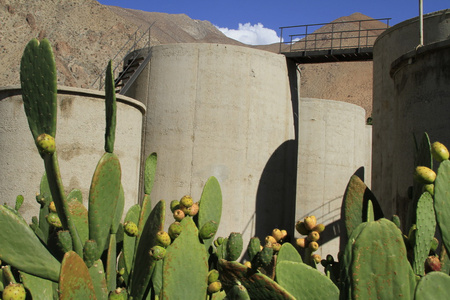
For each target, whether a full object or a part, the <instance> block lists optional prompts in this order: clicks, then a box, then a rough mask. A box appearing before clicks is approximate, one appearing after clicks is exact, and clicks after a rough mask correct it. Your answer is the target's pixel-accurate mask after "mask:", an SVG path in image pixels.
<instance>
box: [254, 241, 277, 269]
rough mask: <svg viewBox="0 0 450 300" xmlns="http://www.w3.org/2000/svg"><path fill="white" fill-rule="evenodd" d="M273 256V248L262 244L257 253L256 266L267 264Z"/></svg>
mask: <svg viewBox="0 0 450 300" xmlns="http://www.w3.org/2000/svg"><path fill="white" fill-rule="evenodd" d="M272 258H273V248H272V247H267V246H264V248H263V249H262V250H261V252H259V253H258V255H257V262H258V266H262V267H265V266H268V265H269V264H270V262H271V261H272Z"/></svg>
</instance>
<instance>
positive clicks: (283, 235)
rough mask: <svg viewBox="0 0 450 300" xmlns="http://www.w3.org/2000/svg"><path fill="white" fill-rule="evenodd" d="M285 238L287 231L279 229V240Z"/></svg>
mask: <svg viewBox="0 0 450 300" xmlns="http://www.w3.org/2000/svg"><path fill="white" fill-rule="evenodd" d="M286 237H287V231H286V230H284V229H281V239H282V240H284V239H285V238H286Z"/></svg>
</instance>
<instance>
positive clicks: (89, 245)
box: [83, 240, 97, 268]
mask: <svg viewBox="0 0 450 300" xmlns="http://www.w3.org/2000/svg"><path fill="white" fill-rule="evenodd" d="M96 255H97V242H96V241H95V240H87V241H86V243H84V247H83V260H84V262H85V263H86V266H87V267H88V268H90V267H92V265H93V264H94V261H95V256H96Z"/></svg>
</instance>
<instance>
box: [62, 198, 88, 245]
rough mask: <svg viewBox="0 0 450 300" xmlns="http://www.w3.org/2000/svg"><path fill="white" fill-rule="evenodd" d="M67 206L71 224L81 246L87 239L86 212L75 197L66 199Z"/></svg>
mask: <svg viewBox="0 0 450 300" xmlns="http://www.w3.org/2000/svg"><path fill="white" fill-rule="evenodd" d="M67 206H68V208H69V211H70V214H71V216H72V220H73V223H74V224H75V227H76V228H77V232H78V236H79V237H80V240H81V244H83V245H84V243H85V242H86V241H87V240H88V239H89V224H88V222H89V221H88V210H87V208H86V207H85V206H84V205H83V204H82V203H80V201H78V198H76V197H72V198H67Z"/></svg>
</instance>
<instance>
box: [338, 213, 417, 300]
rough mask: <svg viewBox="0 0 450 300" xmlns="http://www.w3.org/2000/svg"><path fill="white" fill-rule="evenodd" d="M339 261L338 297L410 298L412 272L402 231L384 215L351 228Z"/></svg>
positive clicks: (413, 276) (413, 281)
mask: <svg viewBox="0 0 450 300" xmlns="http://www.w3.org/2000/svg"><path fill="white" fill-rule="evenodd" d="M340 263H341V266H342V267H341V282H342V287H341V288H340V290H341V299H356V298H359V299H398V298H401V297H403V298H405V299H412V297H413V295H414V289H415V275H414V272H413V270H412V268H411V266H410V264H409V262H408V259H407V256H406V248H405V244H404V242H403V237H402V233H401V232H400V230H399V229H398V228H397V226H396V225H395V224H394V223H392V222H391V221H389V220H387V219H384V218H383V219H379V220H377V221H375V222H367V223H362V224H360V225H359V226H358V227H356V228H355V229H354V230H353V233H352V235H351V236H350V238H349V242H348V244H347V246H346V248H345V251H344V254H343V260H342V262H340Z"/></svg>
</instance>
